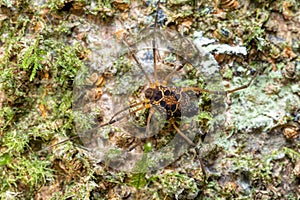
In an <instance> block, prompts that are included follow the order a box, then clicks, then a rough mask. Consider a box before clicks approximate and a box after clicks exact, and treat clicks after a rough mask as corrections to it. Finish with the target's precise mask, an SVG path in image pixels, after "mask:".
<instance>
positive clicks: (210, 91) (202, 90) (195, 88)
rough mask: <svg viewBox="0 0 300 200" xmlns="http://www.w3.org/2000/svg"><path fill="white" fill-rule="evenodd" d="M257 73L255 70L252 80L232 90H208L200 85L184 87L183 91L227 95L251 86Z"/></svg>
mask: <svg viewBox="0 0 300 200" xmlns="http://www.w3.org/2000/svg"><path fill="white" fill-rule="evenodd" d="M257 73H258V72H255V74H254V75H253V76H252V78H251V80H250V81H249V82H248V83H247V84H245V85H242V86H240V87H237V88H234V89H231V90H227V91H214V90H207V89H202V88H198V87H183V88H182V91H184V92H186V91H190V90H193V91H198V92H207V93H210V94H217V95H227V94H230V93H233V92H236V91H239V90H242V89H245V88H247V87H249V86H250V85H251V83H252V82H253V80H254V78H255V77H256V75H257Z"/></svg>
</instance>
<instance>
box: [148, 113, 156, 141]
mask: <svg viewBox="0 0 300 200" xmlns="http://www.w3.org/2000/svg"><path fill="white" fill-rule="evenodd" d="M155 112H156V110H155V109H154V108H153V107H152V109H151V108H150V113H149V115H148V117H147V126H146V136H148V135H149V129H150V122H151V118H152V116H153V114H154V113H155Z"/></svg>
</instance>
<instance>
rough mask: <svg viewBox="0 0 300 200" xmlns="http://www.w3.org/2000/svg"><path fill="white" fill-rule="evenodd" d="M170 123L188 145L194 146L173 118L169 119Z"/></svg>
mask: <svg viewBox="0 0 300 200" xmlns="http://www.w3.org/2000/svg"><path fill="white" fill-rule="evenodd" d="M171 123H172V125H173V127H174V128H175V130H176V131H177V132H178V133H179V135H180V136H181V137H182V138H183V139H184V140H185V141H186V142H187V143H189V144H190V145H192V146H196V145H195V143H194V142H192V140H191V139H190V138H188V137H187V136H186V135H185V134H184V133H183V132H182V131H181V130H180V129H179V128H178V127H177V126H176V124H175V122H174V120H171Z"/></svg>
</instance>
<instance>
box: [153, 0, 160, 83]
mask: <svg viewBox="0 0 300 200" xmlns="http://www.w3.org/2000/svg"><path fill="white" fill-rule="evenodd" d="M159 4H160V1H158V2H157V9H156V14H155V20H154V28H153V40H152V51H153V68H154V69H153V70H154V74H153V76H154V81H155V82H156V81H157V57H156V26H157V19H158V9H159Z"/></svg>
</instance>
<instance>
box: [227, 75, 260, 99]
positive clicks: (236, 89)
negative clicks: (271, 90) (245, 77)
mask: <svg viewBox="0 0 300 200" xmlns="http://www.w3.org/2000/svg"><path fill="white" fill-rule="evenodd" d="M257 74H258V71H256V72H255V74H254V75H253V76H252V78H251V80H250V81H249V82H248V83H247V84H246V85H242V86H240V87H237V88H234V89H231V90H227V91H225V92H226V94H230V93H233V92H236V91H238V90H242V89H245V88H247V87H249V86H250V85H251V83H252V82H253V80H254V78H255V77H256V76H257Z"/></svg>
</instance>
